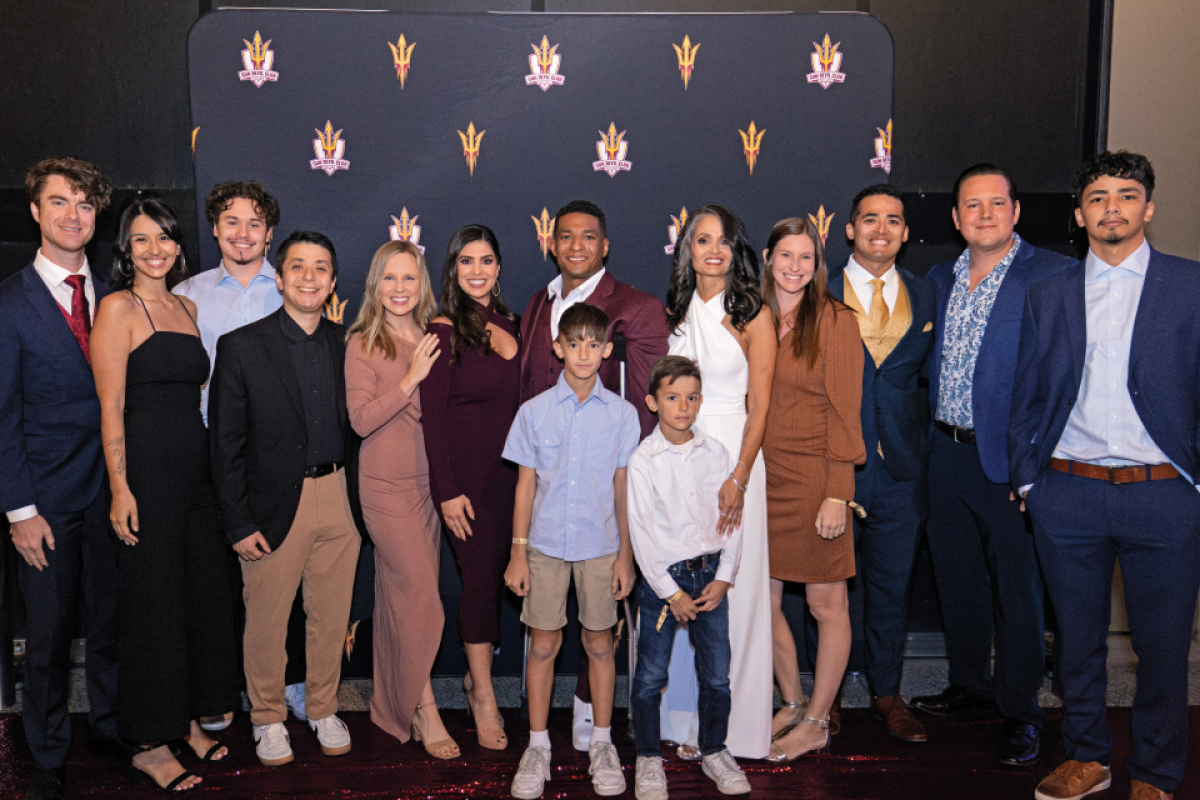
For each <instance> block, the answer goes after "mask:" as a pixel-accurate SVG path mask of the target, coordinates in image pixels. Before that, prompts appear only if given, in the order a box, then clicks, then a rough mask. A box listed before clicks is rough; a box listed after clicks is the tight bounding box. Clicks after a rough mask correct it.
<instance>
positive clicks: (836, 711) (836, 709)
mask: <svg viewBox="0 0 1200 800" xmlns="http://www.w3.org/2000/svg"><path fill="white" fill-rule="evenodd" d="M841 732H842V690H841V689H838V693H837V694H835V695H834V696H833V705H831V706H830V707H829V735H830V736H837V735H838V734H839V733H841Z"/></svg>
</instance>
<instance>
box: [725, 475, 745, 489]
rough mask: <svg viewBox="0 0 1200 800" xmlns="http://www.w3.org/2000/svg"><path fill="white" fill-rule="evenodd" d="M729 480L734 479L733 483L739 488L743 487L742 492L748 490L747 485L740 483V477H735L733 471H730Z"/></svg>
mask: <svg viewBox="0 0 1200 800" xmlns="http://www.w3.org/2000/svg"><path fill="white" fill-rule="evenodd" d="M729 480H731V481H733V485H734V486H736V487H737V488H739V489H741V490H742V493H743V494H745V492H746V487H745V486H743V485H742V484H740V483H738V479H737V478H735V477H733V473H732V472H731V473H729Z"/></svg>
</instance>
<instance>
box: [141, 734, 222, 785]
mask: <svg viewBox="0 0 1200 800" xmlns="http://www.w3.org/2000/svg"><path fill="white" fill-rule="evenodd" d="M162 746H163V745H161V744H135V745H130V747H129V782H130V783H131V784H133V785H134V786H138V785H140V784H143V783H147V782H149V783H153V784H154V785H155V786H157V787H158V790H159V791H160V792H170V793H171V794H174V793H175V792H178V791H185V792H186V791H190V790H191V789H193V788H195V786H188V787H187V788H186V789H183V790H180V789H178V788H177V787H178V786H179V784H181V783H183V782H184V781H186V780H187V779H188V778H194V777H195V775H193V774H192V773H190V772H188V771H187V770H184V771H183V774H181V775H179V776H177V777H176V778H175V779H174V780H172V781H171V782H170V783H168V784H167V785H166V786H163V785H162V784H160V783H159V782H158V781H156V780H155V779H154V776H153V775H151V774H150V773H149V772H146V770H144V769H142V768H141V767H139V766H138V765H137V764H134V763H133V759H134V757H135V756H137V755H138V754H139V753H149V752H150V751H151V750H157V749H158V748H160V747H162ZM168 749H171V748H170V747H169V746H168ZM172 752H174V751H173V750H172ZM210 752H211V751H210Z"/></svg>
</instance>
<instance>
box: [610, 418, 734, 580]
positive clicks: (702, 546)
mask: <svg viewBox="0 0 1200 800" xmlns="http://www.w3.org/2000/svg"><path fill="white" fill-rule="evenodd" d="M692 433H693V434H694V436H693V438H692V439H691V440H690V441H687V442H684V443H683V444H671V443H670V442H668V441H667V439H666V437H665V436H663V433H662V428H661V427H659V426H655V428H654V432H653V433H651V434H650V435H649V436H647V437H646V438H645V439H644V440H642V443H641V444H640V445H638V448H637V450H634V451H633V455H632V456H631V457H630V459H629V468H628V477H627V482H628V487H629V493H628V514H629V538H630V539H631V540H632V542H633V552H634V555H635V556H636V557H637V562H638V566H639V567H641V568H642V577H644V578H645V579H646V581H647V583H649V584H650V588H651V589H653V590H654V593H655V594H656V595H658V596H659V597H660V598H662V599H663V600H666V599H667V598H668V597H670V596H671V595H673V594H675V592H677V591H679V584H677V583H676V582H675V579H674V578H672V577H671V575H670V573H669V572H668V571H667V570H668V569H669V568H670V567H671V565H672V564H676V563H678V562H680V561H684V560H686V559H689V558H696V557H698V556H702V555H708V554H710V553H718V552H719V553H720V554H721V563H720V565H718V566H717V575H716V580H719V581H725V582H726V583H730V584H732V583H733V582H734V578H736V577H737V571H738V565H739V563H740V562H741V560H742V529H741V528H740V527H738V528H735V529H734V531H733V533H731V534H729V535H728V536H722V535H721V534H719V533H717V520H718V518H719V517H720V514H721V512H720V508H719V506H718V505H717V492H719V491H720V489H721V484H723V483H724V482H725V479H726V478H727V477H729V474H730V473H731V472H732V471H733V457H732V456H730V455H729V451H728V450H726V449H725V447H724V446H723V445H722V444H721V443H720V442H718V441H717V440H716V439H714V438H712V437H711V436H705V435H704V432H703V431H701V430H700V429H699V428H696V427H693V428H692Z"/></svg>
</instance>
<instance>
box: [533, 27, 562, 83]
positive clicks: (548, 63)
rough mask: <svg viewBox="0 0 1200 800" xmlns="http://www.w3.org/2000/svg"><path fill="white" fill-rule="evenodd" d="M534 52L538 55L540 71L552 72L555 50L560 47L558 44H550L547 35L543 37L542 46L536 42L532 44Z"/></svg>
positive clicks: (545, 73) (543, 72)
mask: <svg viewBox="0 0 1200 800" xmlns="http://www.w3.org/2000/svg"><path fill="white" fill-rule="evenodd" d="M530 47H532V48H533V54H534V55H535V56H536V57H537V64H538V72H540V73H542V74H543V75H548V74H550V67H552V66H553V65H554V51H555V50H557V49H558V45H554V47H551V46H550V40H549V39H547V38H546V37H545V36H543V37H542V44H541V47H539V46H537V45H536V44H531V45H530Z"/></svg>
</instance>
